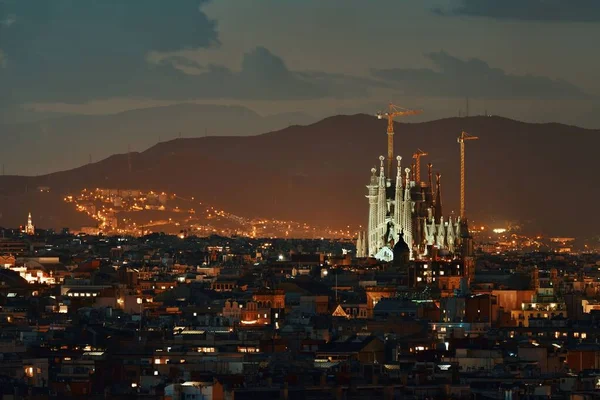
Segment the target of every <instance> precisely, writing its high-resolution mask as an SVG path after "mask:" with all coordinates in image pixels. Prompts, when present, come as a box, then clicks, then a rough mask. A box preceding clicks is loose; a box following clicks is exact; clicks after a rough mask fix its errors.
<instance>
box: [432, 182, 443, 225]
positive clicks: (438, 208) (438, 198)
mask: <svg viewBox="0 0 600 400" xmlns="http://www.w3.org/2000/svg"><path fill="white" fill-rule="evenodd" d="M436 183H437V191H436V194H435V213H434V216H435V222H436V223H439V222H440V220H441V218H442V174H440V173H439V172H438V173H437V175H436Z"/></svg>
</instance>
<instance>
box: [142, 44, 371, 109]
mask: <svg viewBox="0 0 600 400" xmlns="http://www.w3.org/2000/svg"><path fill="white" fill-rule="evenodd" d="M154 62H155V67H156V68H157V69H159V70H160V71H161V74H163V76H167V75H169V76H171V78H172V79H168V80H165V81H164V83H165V84H164V85H162V86H156V85H155V86H151V87H138V88H136V89H135V91H136V92H139V91H143V90H146V91H145V93H144V95H145V96H148V97H154V96H163V97H164V98H170V99H183V100H185V99H206V98H208V99H210V98H234V99H243V100H309V99H319V98H325V97H332V98H345V97H354V96H362V95H365V94H366V93H367V92H368V90H369V87H370V86H371V84H369V83H368V80H367V79H362V80H361V79H358V78H353V77H349V76H346V75H340V74H329V73H325V72H311V71H309V72H297V71H292V70H290V69H289V68H288V67H287V66H286V64H285V62H284V61H283V60H282V59H281V58H280V57H278V56H277V55H275V54H273V53H271V52H270V51H269V50H268V49H266V48H264V47H260V46H259V47H256V48H255V49H253V50H251V51H249V52H247V53H245V54H244V55H243V58H242V61H241V65H240V69H239V70H238V71H235V70H232V69H229V68H227V67H224V66H221V65H213V64H209V65H201V64H199V63H198V62H195V61H192V60H189V59H185V58H183V57H181V56H175V57H166V58H162V59H155V60H154ZM190 68H193V69H194V71H195V73H193V74H190V73H184V72H189V69H190ZM132 90H134V89H132Z"/></svg>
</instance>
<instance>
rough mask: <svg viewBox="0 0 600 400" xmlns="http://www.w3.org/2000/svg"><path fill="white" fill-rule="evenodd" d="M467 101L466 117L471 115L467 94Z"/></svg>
mask: <svg viewBox="0 0 600 400" xmlns="http://www.w3.org/2000/svg"><path fill="white" fill-rule="evenodd" d="M466 102H467V115H465V117H468V116H469V96H467V99H466Z"/></svg>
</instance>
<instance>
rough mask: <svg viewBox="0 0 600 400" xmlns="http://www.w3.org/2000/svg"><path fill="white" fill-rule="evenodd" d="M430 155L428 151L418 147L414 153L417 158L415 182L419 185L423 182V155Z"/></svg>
mask: <svg viewBox="0 0 600 400" xmlns="http://www.w3.org/2000/svg"><path fill="white" fill-rule="evenodd" d="M426 155H428V153H426V152H424V151H423V150H421V149H417V151H416V152H415V153H414V154H413V158H414V159H415V171H416V172H415V182H417V185H420V184H421V157H424V156H426Z"/></svg>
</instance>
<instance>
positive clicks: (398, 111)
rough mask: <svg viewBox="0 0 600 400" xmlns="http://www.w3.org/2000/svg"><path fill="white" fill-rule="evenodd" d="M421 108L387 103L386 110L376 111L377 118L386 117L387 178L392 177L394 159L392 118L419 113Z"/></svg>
mask: <svg viewBox="0 0 600 400" xmlns="http://www.w3.org/2000/svg"><path fill="white" fill-rule="evenodd" d="M422 112H423V110H408V109H406V108H402V107H398V106H396V105H394V104H392V103H390V104H389V105H388V111H387V112H385V113H384V112H378V113H377V118H378V119H383V118H387V121H388V127H387V135H388V157H387V176H388V178H391V177H392V164H393V160H394V118H395V117H403V116H405V115H417V114H421V113H422Z"/></svg>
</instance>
